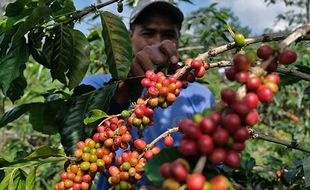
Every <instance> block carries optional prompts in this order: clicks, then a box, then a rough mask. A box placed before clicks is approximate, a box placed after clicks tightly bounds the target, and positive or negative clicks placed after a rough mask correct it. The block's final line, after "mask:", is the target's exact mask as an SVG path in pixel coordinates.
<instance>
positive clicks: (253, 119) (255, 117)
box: [244, 111, 259, 126]
mask: <svg viewBox="0 0 310 190" xmlns="http://www.w3.org/2000/svg"><path fill="white" fill-rule="evenodd" d="M244 121H245V123H246V124H248V125H250V126H252V125H255V124H256V123H257V122H258V121H259V114H258V113H257V111H251V112H250V113H248V115H247V116H246V117H245V119H244Z"/></svg>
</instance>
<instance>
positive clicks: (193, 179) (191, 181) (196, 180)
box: [186, 173, 206, 190]
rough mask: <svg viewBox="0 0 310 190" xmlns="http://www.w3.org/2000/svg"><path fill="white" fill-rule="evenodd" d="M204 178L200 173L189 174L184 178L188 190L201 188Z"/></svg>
mask: <svg viewBox="0 0 310 190" xmlns="http://www.w3.org/2000/svg"><path fill="white" fill-rule="evenodd" d="M205 182H206V178H205V177H204V176H203V175H202V174H200V173H193V174H191V175H190V176H189V177H188V178H187V180H186V187H187V189H188V190H202V189H203V187H204V184H205Z"/></svg>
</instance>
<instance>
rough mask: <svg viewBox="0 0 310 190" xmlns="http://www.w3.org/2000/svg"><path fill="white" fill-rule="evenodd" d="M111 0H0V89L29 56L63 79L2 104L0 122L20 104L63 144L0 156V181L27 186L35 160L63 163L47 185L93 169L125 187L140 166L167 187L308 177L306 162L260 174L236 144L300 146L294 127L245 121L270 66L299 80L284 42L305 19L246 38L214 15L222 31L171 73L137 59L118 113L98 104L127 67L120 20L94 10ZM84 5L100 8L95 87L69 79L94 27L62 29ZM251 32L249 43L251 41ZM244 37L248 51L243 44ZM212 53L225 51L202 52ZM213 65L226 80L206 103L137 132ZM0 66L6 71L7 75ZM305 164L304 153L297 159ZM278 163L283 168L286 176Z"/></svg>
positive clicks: (18, 84)
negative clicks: (265, 128) (138, 73)
mask: <svg viewBox="0 0 310 190" xmlns="http://www.w3.org/2000/svg"><path fill="white" fill-rule="evenodd" d="M116 2H117V6H118V7H117V10H118V11H119V12H121V11H122V9H123V2H122V1H120V0H119V1H117V0H114V1H113V0H112V1H108V2H105V3H100V4H98V5H97V6H91V7H89V8H87V9H85V10H83V11H75V7H74V6H73V4H72V2H71V1H64V2H62V1H52V2H31V1H19V0H17V1H16V2H13V3H10V4H8V6H7V7H6V15H5V18H4V19H3V20H1V22H0V36H1V39H2V41H1V44H0V48H1V49H0V56H1V61H0V68H1V71H0V79H1V81H0V87H1V89H2V92H3V94H4V95H5V96H6V97H8V98H10V100H11V101H12V102H14V101H17V100H19V99H20V98H21V97H22V96H23V93H24V90H25V89H26V87H27V80H26V78H25V77H24V74H23V71H24V70H25V68H26V63H27V61H28V60H29V57H30V56H31V57H32V58H33V59H34V60H35V61H36V62H38V63H39V64H40V65H41V66H43V67H45V68H47V69H49V70H50V75H51V77H52V80H58V81H59V82H60V83H62V84H63V85H64V86H65V87H66V89H65V90H63V91H60V90H58V89H52V90H50V91H49V92H47V93H46V94H44V95H43V96H44V97H45V98H44V101H43V102H42V101H41V102H32V103H27V104H22V105H20V106H17V107H15V108H13V109H11V110H10V111H7V112H5V113H4V114H3V115H2V117H1V118H0V126H1V127H3V126H6V125H7V124H9V123H11V122H12V121H14V120H17V119H18V118H20V116H21V115H23V114H25V113H29V115H30V116H29V119H30V121H31V124H32V127H33V128H34V129H35V130H36V131H39V132H42V133H45V134H55V133H58V134H60V136H61V143H62V146H63V149H64V151H63V149H62V148H59V147H49V146H42V147H40V148H36V149H34V150H33V152H32V153H31V154H27V155H26V156H22V157H20V158H18V159H14V160H6V159H4V158H0V179H1V183H0V190H1V189H35V188H36V187H37V186H36V183H37V182H36V177H37V174H36V172H37V168H38V167H39V166H40V165H43V164H46V163H63V162H65V163H64V170H63V171H61V172H58V171H57V172H55V175H56V176H57V177H56V180H57V182H56V183H55V184H53V187H49V188H50V189H55V190H65V189H70V190H86V189H91V188H94V187H95V186H96V185H95V183H96V176H98V175H97V174H98V173H100V174H101V175H103V176H104V177H105V178H106V179H107V183H108V184H109V186H110V189H135V188H137V187H136V184H137V183H139V181H141V180H142V178H143V176H144V175H146V176H147V177H148V179H149V181H150V182H151V183H152V187H147V188H158V189H167V190H175V189H188V190H202V189H204V190H209V189H210V190H228V189H248V188H252V189H264V188H267V189H276V188H277V187H276V185H275V184H276V182H275V181H277V183H279V182H282V183H283V184H284V186H283V187H284V189H285V188H286V189H287V188H289V187H290V186H291V184H292V183H291V182H292V181H294V182H296V183H295V184H294V185H295V186H293V187H292V188H295V189H298V188H299V189H300V188H306V187H308V186H309V184H308V182H309V176H308V175H309V171H308V170H307V167H304V168H303V169H300V168H299V170H296V172H295V173H289V172H290V171H288V169H287V168H284V167H282V168H281V167H280V169H277V170H276V171H275V172H274V173H272V175H273V176H275V177H276V180H274V181H272V180H271V181H269V183H265V184H264V183H261V182H262V181H264V179H266V178H264V176H262V175H259V174H258V173H259V172H257V171H255V169H254V165H255V160H254V159H253V158H252V157H250V156H249V155H248V153H245V150H246V148H247V143H248V142H249V141H256V140H264V141H269V142H273V143H277V144H279V145H284V146H286V147H287V148H291V149H297V150H300V151H303V152H306V153H309V152H310V148H308V147H307V146H304V145H303V144H302V143H300V142H298V141H296V140H294V139H293V140H291V141H288V140H282V139H280V138H275V137H272V136H269V135H264V134H261V133H259V132H257V131H258V130H257V128H258V124H259V123H260V122H264V118H266V115H265V114H266V110H267V109H268V108H270V105H271V104H272V102H273V99H274V98H275V97H276V96H278V94H279V87H280V86H281V82H282V80H283V75H281V76H280V75H279V73H281V74H293V75H294V76H295V77H300V78H302V79H304V80H306V81H310V77H309V74H307V72H308V71H309V69H308V67H304V69H305V70H306V71H305V72H300V71H295V70H292V69H287V67H290V66H291V65H293V64H294V63H295V62H296V61H297V60H298V52H296V51H295V50H293V49H291V47H290V46H292V44H293V43H295V42H296V43H302V41H306V40H309V35H308V33H309V31H310V24H309V23H308V24H305V25H303V26H301V27H299V28H297V29H296V30H294V31H293V32H292V33H290V34H286V35H282V34H281V35H276V36H272V35H267V34H265V35H264V36H261V37H253V38H246V37H245V36H244V34H242V33H241V32H235V31H234V30H233V29H232V28H231V27H230V26H228V27H227V26H226V25H225V27H227V28H228V29H227V32H228V34H229V35H230V37H231V38H230V39H232V40H233V41H232V42H229V43H227V44H225V45H222V46H218V47H214V48H210V49H209V50H208V51H207V52H204V53H201V54H199V55H198V56H192V57H193V58H189V57H187V58H185V59H184V60H183V65H179V66H178V68H177V69H176V71H175V73H173V74H167V72H166V70H165V69H163V70H162V71H153V70H148V71H147V72H146V73H145V75H144V76H142V78H141V86H142V87H143V88H144V90H143V94H142V96H141V97H139V98H137V99H136V100H135V101H134V102H133V103H131V105H130V106H129V108H128V107H126V108H124V109H123V111H122V112H121V113H109V114H107V113H108V110H109V102H110V101H111V97H112V96H113V95H114V93H115V90H116V88H117V85H118V83H119V82H120V81H123V80H126V79H127V75H128V72H129V68H130V65H131V60H132V58H133V52H132V47H131V44H130V38H129V35H128V32H127V30H126V28H125V26H124V24H123V23H122V21H121V20H120V19H119V18H118V17H117V16H115V15H113V14H112V13H109V12H100V11H99V9H101V8H103V7H105V6H107V5H108V4H111V3H116ZM128 3H129V4H130V3H131V4H132V3H134V2H133V1H129V2H128ZM212 6H214V5H212ZM212 6H211V7H212ZM91 12H95V13H96V14H97V15H100V18H101V22H102V26H103V27H102V37H103V38H104V43H105V51H106V63H105V64H106V66H108V69H109V71H110V73H111V75H112V78H113V81H111V82H109V83H108V84H106V86H105V87H103V88H99V89H93V88H92V87H89V86H83V85H82V86H78V84H79V83H80V81H81V79H82V78H83V76H84V75H85V73H86V72H87V69H88V66H89V65H88V62H87V54H88V53H92V52H88V51H87V50H86V49H84V47H85V46H86V45H89V46H91V44H89V43H88V40H89V41H92V40H93V39H95V38H98V36H97V37H96V35H95V33H94V35H93V36H92V37H91V39H87V38H86V37H85V36H84V34H82V33H81V32H80V31H78V30H76V29H73V25H74V22H75V21H76V20H78V19H81V18H82V17H83V16H85V15H87V14H89V13H91ZM21 18H23V19H24V20H21ZM220 20H222V21H223V19H220ZM224 20H225V19H224ZM226 38H227V37H226ZM26 39H27V40H26ZM279 41H280V42H279ZM262 42H263V43H264V44H262V45H261V46H259V47H257V46H255V44H256V43H262ZM251 46H254V49H255V51H256V52H255V54H250V53H248V52H247V51H248V50H247V49H250V48H251ZM229 50H235V52H234V53H232V52H230V51H229ZM72 52H74V54H72ZM96 53H97V52H96ZM222 54H225V57H226V59H225V60H218V61H213V60H217V59H216V58H217V57H219V56H220V55H222ZM72 63H74V64H72ZM220 67H224V68H225V71H224V76H221V77H224V80H228V81H229V83H231V84H232V85H229V86H227V87H224V88H221V89H220V93H219V98H218V101H217V103H216V104H215V105H214V106H213V108H211V109H205V110H204V111H203V112H201V113H196V114H194V115H193V117H192V118H187V119H184V120H181V121H179V122H178V124H177V126H171V128H169V129H167V131H166V132H164V133H162V134H161V135H159V136H158V137H157V138H155V139H153V140H152V142H150V143H146V142H145V141H144V140H143V139H142V136H143V131H144V129H145V128H147V127H151V126H152V125H153V124H154V123H156V120H154V118H153V116H154V114H155V113H154V110H155V109H158V108H163V109H165V108H167V107H168V106H170V105H172V104H173V103H174V102H175V101H176V99H177V98H178V96H179V95H180V93H181V92H182V89H184V88H187V86H188V83H192V82H194V81H203V80H204V76H206V75H208V72H212V70H214V68H220ZM307 69H308V70H307ZM8 73H11V74H10V75H9V76H8ZM284 79H285V78H284ZM308 88H309V87H308ZM70 90H72V92H70ZM308 91H309V89H308ZM193 93H195V92H193ZM136 95H140V92H138V93H137V94H136ZM307 114H308V113H306V115H307ZM285 115H286V117H289V118H290V119H291V120H294V121H300V118H299V117H298V116H297V115H295V114H293V113H289V112H285ZM133 128H136V129H137V130H138V134H139V137H138V138H133V136H132V134H131V131H132V129H133ZM173 133H181V134H182V135H183V137H182V140H181V141H180V142H179V144H178V146H174V145H175V142H174V138H173V137H172V134H173ZM159 141H163V142H164V145H165V146H167V147H165V148H164V149H162V150H160V148H159V147H158V146H156V143H158V142H159ZM118 150H123V151H121V154H120V155H117V154H116V152H117V151H118ZM16 154H17V153H16ZM274 162H276V161H274ZM307 164H309V162H307V161H306V162H305V163H304V166H307ZM56 173H57V174H56ZM288 175H291V176H289V177H290V178H291V180H290V182H289V183H288V180H287V179H288V178H289V177H288ZM287 183H288V184H287Z"/></svg>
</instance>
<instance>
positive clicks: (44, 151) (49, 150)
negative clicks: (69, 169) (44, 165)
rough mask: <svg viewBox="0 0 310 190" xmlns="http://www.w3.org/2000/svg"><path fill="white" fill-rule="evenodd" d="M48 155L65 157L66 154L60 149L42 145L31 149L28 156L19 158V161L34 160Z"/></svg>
mask: <svg viewBox="0 0 310 190" xmlns="http://www.w3.org/2000/svg"><path fill="white" fill-rule="evenodd" d="M49 157H66V154H65V153H64V152H63V150H61V149H58V148H53V147H49V146H43V147H40V148H38V149H36V150H35V151H33V152H32V153H31V154H30V155H29V156H27V157H25V158H23V159H22V160H20V162H29V161H36V160H39V159H42V158H43V159H44V158H49Z"/></svg>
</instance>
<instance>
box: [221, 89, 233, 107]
mask: <svg viewBox="0 0 310 190" xmlns="http://www.w3.org/2000/svg"><path fill="white" fill-rule="evenodd" d="M236 97H237V95H236V91H234V90H233V89H231V88H224V89H222V91H221V98H222V100H223V101H224V102H225V103H227V104H233V103H234V102H235V101H236V99H237V98H236Z"/></svg>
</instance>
